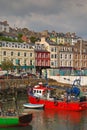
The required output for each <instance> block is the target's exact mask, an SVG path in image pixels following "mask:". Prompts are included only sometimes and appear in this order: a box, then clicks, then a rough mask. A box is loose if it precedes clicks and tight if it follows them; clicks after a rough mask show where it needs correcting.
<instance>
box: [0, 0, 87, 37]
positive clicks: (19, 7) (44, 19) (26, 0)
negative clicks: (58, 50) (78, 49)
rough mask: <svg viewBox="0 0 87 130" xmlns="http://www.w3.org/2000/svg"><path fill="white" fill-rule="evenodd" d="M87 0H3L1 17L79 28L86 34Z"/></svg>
mask: <svg viewBox="0 0 87 130" xmlns="http://www.w3.org/2000/svg"><path fill="white" fill-rule="evenodd" d="M86 14H87V1H86V0H84V1H83V0H2V1H0V19H1V20H8V21H9V24H11V25H14V24H15V25H16V26H19V27H28V28H30V29H31V30H36V31H43V30H45V29H48V30H55V31H59V32H62V31H63V32H69V31H70V32H76V33H78V34H79V35H80V36H81V35H82V36H83V37H84V38H86V23H87V15H86Z"/></svg>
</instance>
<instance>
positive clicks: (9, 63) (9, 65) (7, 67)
mask: <svg viewBox="0 0 87 130" xmlns="http://www.w3.org/2000/svg"><path fill="white" fill-rule="evenodd" d="M13 67H14V65H13V63H12V61H10V60H5V61H2V63H1V68H2V69H3V70H7V71H8V70H12V69H13Z"/></svg>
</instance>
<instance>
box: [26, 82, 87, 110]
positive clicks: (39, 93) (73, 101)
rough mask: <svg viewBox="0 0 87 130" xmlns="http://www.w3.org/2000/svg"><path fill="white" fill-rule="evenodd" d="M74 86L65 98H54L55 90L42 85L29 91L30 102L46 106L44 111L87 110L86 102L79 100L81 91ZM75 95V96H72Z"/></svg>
mask: <svg viewBox="0 0 87 130" xmlns="http://www.w3.org/2000/svg"><path fill="white" fill-rule="evenodd" d="M74 85H75V82H74V84H73V87H71V88H70V89H67V90H66V96H65V97H64V98H56V97H55V96H52V94H53V91H54V88H51V87H49V86H45V85H43V84H42V83H39V84H38V85H36V86H34V87H33V88H32V89H30V88H29V90H28V100H29V103H32V104H44V109H52V110H53V109H56V110H70V111H82V110H86V109H87V106H86V100H85V99H84V98H83V97H81V98H79V94H80V89H79V88H78V87H77V85H75V86H74ZM72 95H74V96H72Z"/></svg>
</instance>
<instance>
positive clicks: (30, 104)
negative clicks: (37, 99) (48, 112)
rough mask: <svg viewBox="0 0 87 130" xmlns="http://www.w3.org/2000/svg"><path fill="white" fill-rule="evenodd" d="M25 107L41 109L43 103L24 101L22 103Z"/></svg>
mask: <svg viewBox="0 0 87 130" xmlns="http://www.w3.org/2000/svg"><path fill="white" fill-rule="evenodd" d="M23 106H24V107H25V108H30V109H43V108H44V104H32V103H25V104H23Z"/></svg>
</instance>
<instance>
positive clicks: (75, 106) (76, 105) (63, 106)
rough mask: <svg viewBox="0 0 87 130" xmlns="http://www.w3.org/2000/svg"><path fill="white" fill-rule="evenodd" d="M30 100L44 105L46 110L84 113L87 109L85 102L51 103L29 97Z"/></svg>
mask: <svg viewBox="0 0 87 130" xmlns="http://www.w3.org/2000/svg"><path fill="white" fill-rule="evenodd" d="M28 100H29V102H30V103H33V104H44V109H57V110H70V111H82V110H85V109H87V107H86V104H85V102H78V101H73V102H66V101H51V100H45V99H39V98H35V96H32V95H29V96H28Z"/></svg>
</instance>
